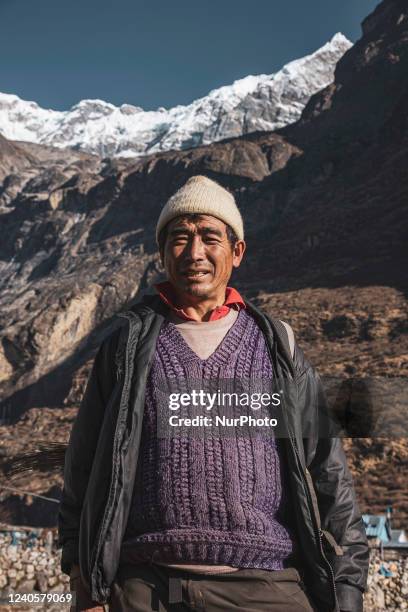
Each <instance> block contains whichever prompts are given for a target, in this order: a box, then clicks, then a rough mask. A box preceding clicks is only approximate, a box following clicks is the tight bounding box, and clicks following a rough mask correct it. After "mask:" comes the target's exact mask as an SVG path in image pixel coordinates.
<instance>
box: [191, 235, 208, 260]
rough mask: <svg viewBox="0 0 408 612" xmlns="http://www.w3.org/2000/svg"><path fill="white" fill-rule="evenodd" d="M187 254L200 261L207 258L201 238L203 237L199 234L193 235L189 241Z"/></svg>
mask: <svg viewBox="0 0 408 612" xmlns="http://www.w3.org/2000/svg"><path fill="white" fill-rule="evenodd" d="M187 256H188V257H189V258H191V260H192V261H200V260H202V259H205V256H204V244H203V241H202V240H201V237H200V236H198V235H197V234H196V235H195V236H193V237H192V238H191V240H189V242H188V253H187Z"/></svg>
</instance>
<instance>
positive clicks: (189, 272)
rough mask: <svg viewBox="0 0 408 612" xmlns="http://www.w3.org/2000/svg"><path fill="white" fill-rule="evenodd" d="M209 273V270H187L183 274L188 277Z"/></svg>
mask: <svg viewBox="0 0 408 612" xmlns="http://www.w3.org/2000/svg"><path fill="white" fill-rule="evenodd" d="M206 274H208V270H186V271H185V272H183V276H187V278H201V277H202V276H205V275H206Z"/></svg>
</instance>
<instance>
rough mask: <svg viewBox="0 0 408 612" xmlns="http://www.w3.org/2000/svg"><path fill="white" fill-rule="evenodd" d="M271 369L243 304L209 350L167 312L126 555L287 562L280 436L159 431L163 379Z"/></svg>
mask: <svg viewBox="0 0 408 612" xmlns="http://www.w3.org/2000/svg"><path fill="white" fill-rule="evenodd" d="M233 378H238V379H240V378H241V379H242V378H244V379H250V378H256V379H258V380H259V379H260V378H263V379H267V380H271V378H272V368H271V364H270V359H269V354H268V349H267V346H266V343H265V340H264V336H263V334H262V332H261V330H260V329H259V327H258V325H257V324H256V322H255V320H254V319H253V317H252V316H251V315H250V314H249V313H248V312H247V311H246V310H241V311H240V312H239V315H238V317H237V319H236V321H235V323H234V325H233V326H232V327H231V328H230V330H229V331H228V332H227V334H226V335H225V337H224V338H223V340H222V341H221V343H220V344H219V346H218V347H217V349H216V350H215V351H214V352H213V353H212V355H210V357H209V358H208V359H205V360H201V359H200V358H199V357H198V356H197V355H196V354H195V353H194V352H193V351H192V349H191V348H190V347H189V346H188V345H187V343H186V342H185V341H184V339H183V338H182V336H181V334H180V333H179V332H178V331H177V328H176V326H175V325H174V324H173V323H171V322H170V321H165V322H164V324H163V326H162V328H161V331H160V334H159V338H158V341H157V347H156V353H155V357H154V361H153V364H152V368H151V370H150V373H149V377H148V383H147V387H146V403H145V412H144V417H143V431H142V440H141V449H140V454H139V460H138V466H137V473H136V481H135V486H134V492H133V500H132V506H131V511H130V515H129V520H128V525H127V530H126V533H125V537H124V540H123V545H122V554H121V561H122V562H143V561H148V560H155V561H162V562H167V563H205V564H217V565H230V566H233V567H241V568H259V569H269V570H275V569H282V568H283V567H285V560H287V559H288V557H289V555H290V554H291V552H292V549H293V541H292V538H291V535H290V533H289V530H288V528H287V527H285V525H284V524H283V521H282V514H283V513H282V508H283V507H284V505H285V503H286V499H285V496H284V488H283V486H282V472H283V470H282V469H281V465H280V451H279V444H278V441H276V440H274V439H273V438H272V437H269V436H268V435H265V436H261V435H258V436H248V435H243V434H242V432H241V433H240V432H238V431H236V430H237V429H239V428H234V430H233V433H232V434H230V435H228V436H220V435H217V433H216V431H215V433H214V432H209V433H208V432H207V431H206V435H205V437H202V438H200V437H194V436H191V437H179V438H166V439H164V438H158V437H157V435H156V418H157V413H156V407H157V395H156V394H157V384H155V382H156V383H157V381H159V380H164V379H167V380H170V379H177V381H178V388H179V389H180V391H181V390H184V388H183V387H184V384H183V385H180V383H183V382H184V381H185V383H186V387H185V390H187V381H188V380H191V379H199V380H202V379H204V380H212V381H217V380H222V379H233Z"/></svg>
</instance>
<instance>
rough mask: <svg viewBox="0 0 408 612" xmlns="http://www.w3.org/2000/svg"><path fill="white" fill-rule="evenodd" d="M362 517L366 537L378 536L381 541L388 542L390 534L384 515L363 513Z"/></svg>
mask: <svg viewBox="0 0 408 612" xmlns="http://www.w3.org/2000/svg"><path fill="white" fill-rule="evenodd" d="M362 518H363V522H364V525H365V530H366V535H367V537H368V538H379V539H380V540H381V541H382V542H389V540H390V539H391V534H390V530H389V528H388V526H387V517H386V516H385V515H376V514H363V517H362Z"/></svg>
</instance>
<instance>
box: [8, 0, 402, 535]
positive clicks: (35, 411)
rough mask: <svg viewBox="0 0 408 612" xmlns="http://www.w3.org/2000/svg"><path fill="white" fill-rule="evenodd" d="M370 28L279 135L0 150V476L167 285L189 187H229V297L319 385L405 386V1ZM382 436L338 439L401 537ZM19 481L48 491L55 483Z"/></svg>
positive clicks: (397, 488)
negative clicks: (134, 147) (172, 240)
mask: <svg viewBox="0 0 408 612" xmlns="http://www.w3.org/2000/svg"><path fill="white" fill-rule="evenodd" d="M362 29H363V33H362V37H361V39H360V40H359V41H358V42H357V43H356V44H355V45H354V46H353V47H352V48H351V49H350V50H349V51H347V52H346V54H345V55H344V56H343V57H342V58H341V60H340V61H339V63H338V64H337V66H336V70H335V76H334V82H333V83H332V84H330V85H328V86H327V87H326V88H325V89H323V90H322V91H321V92H319V93H317V94H316V95H315V96H313V97H312V98H311V99H310V101H309V102H308V104H307V105H306V107H305V109H304V111H303V113H302V116H301V118H300V120H299V121H298V122H296V123H295V124H293V125H290V126H287V127H285V128H282V129H279V130H276V131H274V132H257V133H252V134H248V135H245V136H242V137H240V138H229V139H226V140H223V141H222V142H216V143H213V144H210V145H206V146H201V147H196V148H194V149H189V150H183V151H168V152H165V153H160V154H153V155H149V156H146V157H143V158H139V159H137V160H133V161H131V160H121V159H117V160H107V159H101V158H100V157H97V156H93V155H90V154H87V153H79V152H75V151H68V150H58V149H55V148H54V149H53V148H50V147H44V146H40V145H34V144H28V143H22V142H18V143H14V142H13V143H11V142H8V141H6V140H5V139H0V173H2V177H3V178H2V184H1V187H0V205H1V208H0V213H1V216H0V219H1V224H2V236H3V240H2V243H1V247H0V283H1V293H0V304H1V309H0V312H1V314H0V325H1V330H2V331H1V345H0V390H1V394H2V398H3V402H2V418H3V423H4V424H3V426H2V428H1V430H2V431H1V440H2V447H3V451H2V452H3V455H4V457H3V464H4V471H5V474H7V473H9V472H8V471H7V470H8V469H9V468H8V467H7V466H9V463H8V459H9V458H10V457H12V456H14V457H16V456H18V455H19V454H21V453H23V452H26V451H29V450H33V451H35V449H36V448H38V445H39V443H40V442H43V443H45V442H47V441H48V442H49V441H50V440H51V439H55V438H56V439H57V440H58V441H61V442H63V441H64V440H66V439H67V435H68V432H69V427H70V424H71V422H72V418H73V416H74V414H75V410H76V407H77V405H78V401H79V399H80V396H81V392H82V390H83V386H84V382H85V380H86V377H87V374H88V372H89V367H90V363H91V359H92V356H93V354H94V352H95V349H96V346H97V345H98V344H99V343H100V341H101V339H102V338H103V337H104V335H105V334H106V333H108V332H109V328H110V327H109V326H110V325H111V322H112V317H113V315H114V314H115V313H116V312H117V311H118V310H119V309H121V308H122V307H124V305H125V304H126V303H129V302H131V301H133V300H135V299H137V298H138V297H139V296H140V294H141V293H142V292H143V291H145V290H147V289H148V288H149V287H150V286H151V284H152V283H153V282H154V281H155V280H156V279H159V278H160V274H161V269H160V265H159V262H158V255H157V251H156V245H155V243H154V227H155V222H156V219H157V217H158V214H159V212H160V209H161V207H162V205H163V203H164V202H165V201H166V199H167V198H168V197H169V195H170V194H171V193H173V192H174V191H175V190H176V189H177V188H178V187H179V186H180V185H181V184H182V183H183V182H184V181H185V180H186V179H187V178H188V177H189V176H191V175H193V174H198V173H201V174H207V175H208V176H211V177H213V178H215V179H216V180H218V181H219V182H221V183H222V184H224V185H225V186H227V187H228V188H229V189H230V190H231V191H232V192H233V193H234V195H235V196H236V198H237V201H238V203H239V206H240V208H241V210H242V212H243V215H244V219H245V227H246V236H247V242H248V251H247V252H248V256H247V257H246V259H245V261H244V263H243V265H242V266H241V268H240V269H239V270H238V273H237V274H236V276H235V277H234V280H233V284H234V285H235V286H237V287H238V289H239V290H240V291H242V292H243V294H244V295H246V296H247V297H248V298H250V299H253V300H254V301H255V302H257V303H259V304H260V305H261V306H262V307H263V308H265V309H266V310H267V311H268V312H270V313H273V314H274V315H275V316H279V317H280V318H282V319H284V320H287V321H288V322H289V323H290V324H291V325H292V327H293V328H294V330H295V333H296V336H297V338H298V341H299V343H300V344H301V346H302V347H303V348H304V350H305V352H306V353H307V354H308V356H309V357H310V359H311V361H312V362H313V364H314V365H316V366H317V368H318V369H319V371H320V372H322V374H326V375H335V376H337V377H338V378H339V381H340V382H341V381H342V380H344V379H350V378H361V377H364V378H371V379H372V378H374V377H375V378H377V379H380V380H381V381H383V382H384V381H386V382H387V384H388V382H389V381H390V382H391V385H394V383H395V381H396V380H397V379H398V380H401V381H402V384H405V381H406V377H407V374H408V336H407V330H408V322H407V304H406V294H407V275H406V269H407V263H408V262H407V249H406V238H407V236H406V228H407V220H408V219H407V216H408V213H407V208H406V206H404V204H405V203H406V200H407V194H408V175H407V173H406V167H407V161H408V120H407V113H408V111H407V109H408V7H407V4H406V2H405V1H404V2H403V1H402V0H384V1H383V2H382V3H381V4H380V5H379V6H378V7H377V9H376V10H375V11H374V12H373V13H372V14H371V15H370V16H369V17H368V18H367V19H366V20H365V21H364V22H363V24H362ZM392 389H394V387H393V386H392ZM399 389H400V387H399ZM405 397H406V393H405ZM389 402H390V405H391V404H392V403H393V397H392V395H390V396H389ZM12 421H14V424H13V425H10V422H12ZM33 432H37V433H36V434H35V435H33ZM380 434H381V430H380V431H379V432H378V431H377V436H378V437H377V438H376V440H375V441H371V440H351V441H349V442H348V443H347V444H348V448H349V452H350V457H351V458H352V460H353V461H352V465H353V471H354V473H355V476H356V479H357V487H358V491H359V495H360V500H361V503H362V504H363V508H364V509H368V508H372V509H373V508H374V509H375V510H379V511H380V510H382V509H383V508H384V507H385V505H388V504H389V503H394V505H395V509H394V510H395V517H396V522H397V524H398V522H400V521H405V522H406V521H407V520H408V499H407V494H406V491H407V486H406V476H405V474H406V472H407V464H408V451H407V449H408V444H407V443H406V441H405V440H403V439H402V440H397V439H393V440H389V439H383V438H381V436H380ZM23 447H25V448H23ZM379 458H380V459H379ZM43 467H44V466H43ZM24 479H28V480H24ZM15 482H16V483H18V484H19V486H21V487H22V488H23V487H25V486H28V485H30V486H31V487H32V488H31V489H30V490H34V491H37V492H41V491H42V492H46V491H49V490H50V488H51V487H54V486H55V487H56V489H55V490H54V489H53V490H54V493H53V494H54V495H55V494H56V493H55V491H57V490H58V487H59V486H60V476H59V475H58V474H57V473H55V474H54V475H51V474H50V470H47V468H46V467H45V469H42V470H40V471H38V472H36V478H35V479H34V478H33V476H32V474H31V475H30V474H29V475H27V474H21V475H20V476H18V477H16V480H15ZM3 496H4V503H3V509H4V510H7V509H8V511H9V510H10V508H11V505H10V504H12V503H13V504H15V501H14V502H12V498H11V497H10V495H9V494H7V495H5V494H4V493H3ZM7 500H8V501H7ZM13 507H14V506H13ZM27 512H29V510H27Z"/></svg>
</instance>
